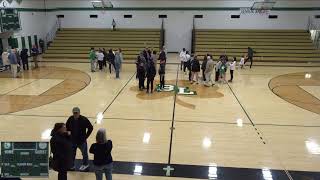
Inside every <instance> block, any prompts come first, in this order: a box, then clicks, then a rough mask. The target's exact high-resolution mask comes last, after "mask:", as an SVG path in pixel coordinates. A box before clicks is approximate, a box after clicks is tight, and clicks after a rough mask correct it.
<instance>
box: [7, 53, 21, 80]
mask: <svg viewBox="0 0 320 180" xmlns="http://www.w3.org/2000/svg"><path fill="white" fill-rule="evenodd" d="M9 61H10V65H11V72H12V77H13V78H17V76H18V66H19V64H18V58H17V56H16V51H15V49H12V50H11V52H10V53H9Z"/></svg>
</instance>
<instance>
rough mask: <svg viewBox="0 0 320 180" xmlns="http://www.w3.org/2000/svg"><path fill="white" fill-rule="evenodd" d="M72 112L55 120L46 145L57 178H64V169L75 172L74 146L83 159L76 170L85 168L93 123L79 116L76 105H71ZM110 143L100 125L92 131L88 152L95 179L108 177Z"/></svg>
mask: <svg viewBox="0 0 320 180" xmlns="http://www.w3.org/2000/svg"><path fill="white" fill-rule="evenodd" d="M72 113H73V115H72V116H70V117H69V118H68V120H67V122H66V123H56V124H55V125H54V128H53V130H52V131H51V140H50V147H51V153H52V154H53V156H52V158H51V160H50V166H51V168H52V169H53V170H55V171H57V172H58V180H67V172H68V171H75V170H77V169H76V166H75V158H76V152H77V149H80V151H81V153H82V156H83V159H82V165H81V166H80V168H79V170H80V171H88V170H89V168H90V167H89V158H88V144H87V139H88V138H89V137H90V135H91V133H92V131H93V126H92V124H91V122H90V121H89V120H88V118H86V117H85V116H82V115H80V108H78V107H74V108H73V110H72ZM112 148H113V145H112V141H111V140H108V139H107V135H106V130H105V129H103V128H101V129H99V130H98V131H97V134H96V143H93V144H92V145H91V147H90V149H89V152H90V153H92V154H93V155H94V159H93V167H92V169H93V170H94V172H95V174H96V179H97V180H102V178H103V174H105V176H106V178H107V180H112V168H113V159H112V156H111V151H112Z"/></svg>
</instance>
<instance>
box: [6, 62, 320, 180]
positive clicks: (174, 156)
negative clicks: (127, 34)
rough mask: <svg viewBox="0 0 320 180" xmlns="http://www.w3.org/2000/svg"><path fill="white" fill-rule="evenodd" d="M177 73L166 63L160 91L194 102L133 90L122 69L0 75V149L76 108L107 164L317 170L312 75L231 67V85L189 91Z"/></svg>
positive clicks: (80, 67)
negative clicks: (105, 143)
mask: <svg viewBox="0 0 320 180" xmlns="http://www.w3.org/2000/svg"><path fill="white" fill-rule="evenodd" d="M177 69H178V68H177V65H174V64H171V65H167V74H166V80H167V84H172V85H174V84H175V83H176V82H177V83H178V86H179V87H189V89H190V90H192V91H196V93H197V95H192V96H191V95H183V94H178V95H177V97H176V99H175V96H174V92H154V93H153V94H146V93H145V92H140V91H138V89H137V83H138V82H137V80H136V78H135V65H130V64H125V65H123V69H122V72H121V78H120V79H119V80H118V79H115V75H114V74H112V75H110V74H109V73H107V72H105V71H102V72H95V73H91V72H90V71H89V70H90V69H89V64H85V63H78V64H77V63H46V64H42V67H41V68H40V69H39V70H33V71H29V72H24V73H23V76H22V77H21V78H18V79H11V78H10V76H9V74H7V73H5V72H1V73H0V84H1V88H0V104H1V105H0V107H1V108H0V119H1V121H0V141H47V140H48V137H47V136H46V135H45V134H44V132H45V131H46V130H48V129H50V128H52V127H53V125H54V123H56V122H65V121H66V119H67V118H68V116H69V115H71V109H72V107H74V106H79V107H80V108H81V113H82V115H85V116H87V117H88V118H89V119H90V121H91V122H92V123H93V124H94V132H93V134H92V135H91V136H90V137H89V139H88V143H89V144H91V143H93V142H94V139H95V138H94V134H95V133H96V131H97V129H98V128H100V127H104V128H106V129H107V134H108V137H109V138H111V139H112V140H113V142H114V150H113V156H114V159H115V160H117V161H128V162H148V163H164V164H165V163H167V162H168V158H169V154H171V156H170V161H171V163H173V164H185V165H200V166H209V165H210V164H216V165H217V166H222V167H235V168H256V169H263V168H270V169H278V170H294V171H313V172H320V171H319V167H320V156H319V154H320V133H319V132H320V131H319V130H320V116H319V114H320V104H319V101H320V100H319V97H320V90H319V89H320V87H319V85H320V71H319V67H280V66H278V67H270V66H259V67H254V68H253V69H249V68H246V69H237V70H236V72H235V77H234V81H233V82H232V83H228V84H223V83H217V84H216V85H215V86H213V87H204V86H203V85H202V84H201V82H200V84H198V85H197V84H192V85H191V84H190V83H189V82H188V81H186V80H187V77H188V75H187V74H185V73H183V72H180V71H179V72H178V73H177ZM177 74H178V79H177V78H176V77H177ZM309 74H310V77H309ZM228 75H229V73H228ZM156 79H157V80H156V83H157V82H158V77H156ZM42 96H43V97H42ZM99 113H102V114H103V120H102V122H101V124H99V123H96V121H97V115H98V114H99ZM173 119H174V123H173V127H174V130H173V131H172V132H171V129H170V128H171V126H172V120H173ZM171 133H172V139H171ZM145 136H148V137H149V138H147V139H148V140H147V141H146V140H145ZM170 144H171V151H169V147H170ZM77 158H81V156H80V153H78V156H77ZM90 159H92V156H90ZM69 177H70V179H77V180H78V179H93V178H94V174H92V173H71V174H70V176H69ZM55 178H56V173H55V172H51V173H50V179H55ZM115 179H119V180H122V179H155V180H156V179H167V178H166V177H148V176H145V177H144V176H128V175H115ZM175 179H176V178H172V180H175Z"/></svg>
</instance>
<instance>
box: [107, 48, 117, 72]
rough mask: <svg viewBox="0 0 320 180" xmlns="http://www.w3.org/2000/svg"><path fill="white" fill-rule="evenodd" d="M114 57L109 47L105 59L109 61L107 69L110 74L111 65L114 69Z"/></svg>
mask: <svg viewBox="0 0 320 180" xmlns="http://www.w3.org/2000/svg"><path fill="white" fill-rule="evenodd" d="M114 59H115V55H114V54H113V51H112V49H109V53H108V55H107V61H108V62H109V71H110V74H111V69H112V68H111V66H113V68H114V69H115V68H116V67H115V64H114Z"/></svg>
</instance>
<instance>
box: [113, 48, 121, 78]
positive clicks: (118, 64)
mask: <svg viewBox="0 0 320 180" xmlns="http://www.w3.org/2000/svg"><path fill="white" fill-rule="evenodd" d="M114 64H115V66H114V67H115V70H116V79H119V78H120V67H121V57H120V52H119V50H118V51H116V53H115V57H114Z"/></svg>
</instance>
